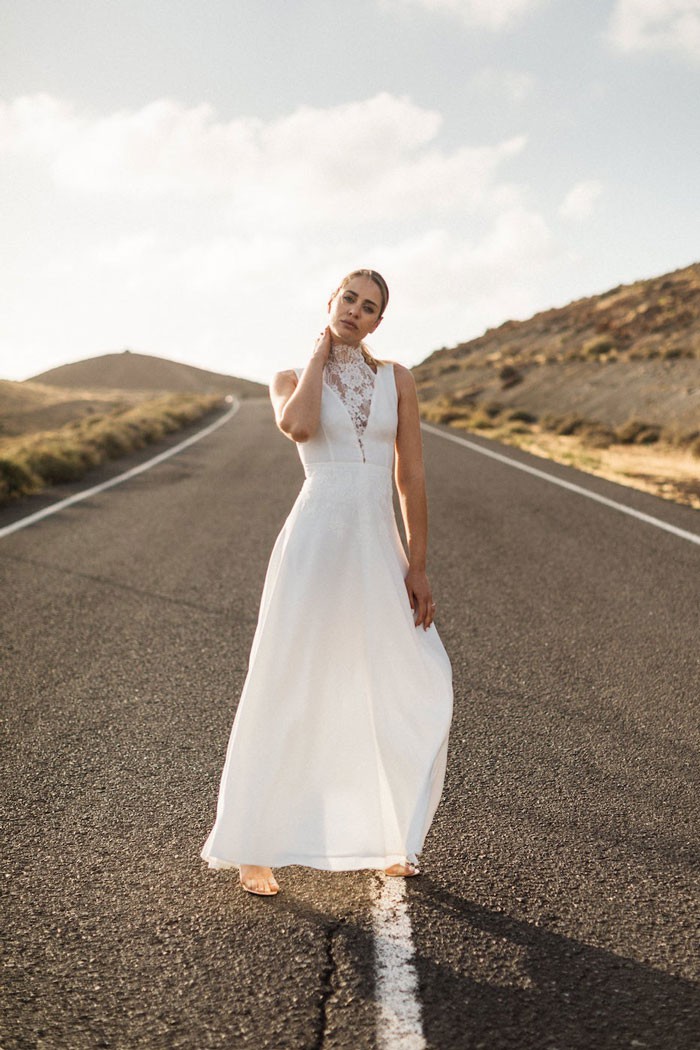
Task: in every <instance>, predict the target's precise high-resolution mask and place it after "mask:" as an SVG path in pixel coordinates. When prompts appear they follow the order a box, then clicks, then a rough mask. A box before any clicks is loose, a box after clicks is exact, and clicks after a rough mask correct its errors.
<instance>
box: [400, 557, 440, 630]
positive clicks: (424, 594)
mask: <svg viewBox="0 0 700 1050" xmlns="http://www.w3.org/2000/svg"><path fill="white" fill-rule="evenodd" d="M403 582H404V583H405V584H406V590H407V591H408V600H409V602H410V603H411V608H412V609H413V622H414V624H415V626H416V627H418V626H419V624H421V623H422V624H423V630H424V631H427V630H428V628H429V627H430V625H431V623H432V622H433V617H434V615H435V605H434V604H433V594H432V591H431V589H430V583H429V581H428V577H427V576H426V574H425V573H424V572H421V571H419V570H418V569H409V570H408V572H407V573H406V575H405V577H404V581H403Z"/></svg>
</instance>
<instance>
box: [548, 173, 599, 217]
mask: <svg viewBox="0 0 700 1050" xmlns="http://www.w3.org/2000/svg"><path fill="white" fill-rule="evenodd" d="M602 192H603V183H602V182H601V181H600V180H599V179H584V180H583V181H582V182H577V183H576V184H575V185H574V186H572V187H571V189H570V190H569V192H568V193H567V194H566V196H565V197H564V200H563V201H562V203H561V204H560V205H559V209H558V211H559V214H560V215H561V217H562V219H573V220H575V221H580V220H582V219H587V218H588V216H589V215H591V214H592V213H593V208H594V205H595V202H596V201H597V200H598V198H599V197H600V195H601V193H602Z"/></svg>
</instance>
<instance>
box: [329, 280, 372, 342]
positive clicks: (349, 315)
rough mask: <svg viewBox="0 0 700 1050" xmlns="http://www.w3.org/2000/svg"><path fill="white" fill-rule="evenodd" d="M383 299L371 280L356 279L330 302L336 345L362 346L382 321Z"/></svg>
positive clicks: (331, 328) (332, 331) (330, 321)
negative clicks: (366, 337)
mask: <svg viewBox="0 0 700 1050" xmlns="http://www.w3.org/2000/svg"><path fill="white" fill-rule="evenodd" d="M381 308H382V297H381V293H380V291H379V288H378V287H377V285H376V284H375V283H374V281H373V280H372V279H371V278H370V277H353V278H351V280H349V281H348V283H347V284H346V285H344V286H343V287H342V288H340V289H339V290H338V291H337V292H336V294H335V295H334V296H333V298H332V299H331V300H330V301H329V303H328V313H329V315H330V320H329V322H328V324H329V328H330V330H331V334H332V336H333V338H334V339H335V340H336V342H339V343H349V344H350V345H351V346H359V344H360V343H361V342H362V340H363V339H364V338H365V336H367V335H369V334H370V332H373V331H374V330H375V328H376V327H377V325H378V324H379V322H380V321H381V317H380V311H381Z"/></svg>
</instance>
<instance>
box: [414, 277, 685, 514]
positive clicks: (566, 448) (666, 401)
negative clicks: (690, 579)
mask: <svg viewBox="0 0 700 1050" xmlns="http://www.w3.org/2000/svg"><path fill="white" fill-rule="evenodd" d="M412 371H413V374H414V376H415V379H416V386H417V389H418V397H419V401H420V405H421V415H422V416H423V418H424V419H426V420H427V421H432V422H437V423H446V424H448V425H450V426H454V427H457V428H461V429H465V430H473V431H475V432H481V433H484V434H486V435H488V436H489V437H491V438H494V439H495V440H498V441H503V442H506V443H510V444H517V445H520V446H521V447H523V448H525V449H527V450H528V451H531V452H534V453H536V454H538V455H543V456H548V457H550V458H552V459H558V460H560V461H561V462H565V463H568V464H571V465H574V466H577V467H579V468H581V469H583V470H589V471H591V472H593V473H598V474H601V475H603V476H605V477H609V478H611V480H615V481H620V482H622V483H624V484H628V485H633V486H635V487H639V488H643V489H646V490H647V491H650V492H654V493H655V494H657V495H661V496H664V497H666V498H670V499H674V500H677V501H679V502H682V503H686V504H688V505H690V506H694V507H698V508H700V264H694V265H692V266H689V267H686V268H685V269H681V270H677V271H675V272H673V273H671V274H665V275H664V276H662V277H658V278H652V279H650V280H646V281H637V282H635V283H634V284H631V285H618V286H617V287H616V288H613V289H610V290H609V291H607V292H605V293H603V294H601V295H598V296H591V297H589V298H586V299H579V300H577V301H575V302H572V303H569V304H568V305H567V306H564V307H561V308H556V309H551V310H545V311H542V312H541V313H538V314H535V315H534V316H533V317H531V318H530V319H529V320H526V321H506V322H505V323H504V324H502V325H500V326H499V327H498V328H494V329H487V331H486V332H485V333H484V334H483V335H482V336H479V337H478V338H476V339H472V340H470V341H469V342H465V343H460V344H458V345H457V346H455V347H452V348H450V347H443V348H442V349H440V350H437V351H435V352H434V353H433V354H431V355H430V357H428V358H426V360H425V361H423V362H422V363H421V364H420V365H417V366H416V367H415V368H414V369H413V370H412Z"/></svg>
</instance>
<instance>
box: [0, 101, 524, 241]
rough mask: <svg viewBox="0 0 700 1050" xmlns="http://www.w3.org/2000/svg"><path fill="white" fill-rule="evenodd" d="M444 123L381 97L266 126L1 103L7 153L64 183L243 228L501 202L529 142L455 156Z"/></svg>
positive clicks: (160, 112) (165, 107)
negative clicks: (196, 211)
mask: <svg viewBox="0 0 700 1050" xmlns="http://www.w3.org/2000/svg"><path fill="white" fill-rule="evenodd" d="M441 123H442V118H441V116H440V114H439V113H437V112H435V111H433V110H428V109H424V108H422V107H420V106H417V105H415V104H414V103H412V102H411V101H410V100H408V99H407V98H398V97H396V96H393V95H389V94H386V93H381V94H378V95H376V96H374V97H373V98H370V99H367V100H363V101H360V102H352V103H348V104H345V105H339V106H333V107H328V108H325V109H321V108H311V107H303V108H301V109H298V110H297V111H295V112H294V113H292V114H290V115H289V116H286V117H282V118H280V119H277V120H274V121H270V122H269V123H265V122H264V121H261V120H257V119H246V118H239V119H236V120H232V121H228V122H223V121H221V120H219V119H218V118H217V116H216V114H215V112H214V111H213V109H212V108H211V107H210V106H208V105H201V106H197V107H194V108H189V109H188V108H186V107H184V106H182V105H180V104H179V103H177V102H174V101H171V100H168V99H162V100H160V101H157V102H152V103H150V104H149V105H147V106H144V107H142V108H141V109H138V110H134V111H120V112H117V113H114V114H110V115H109V116H106V117H102V116H100V117H90V116H87V115H85V114H79V113H77V112H75V111H74V110H73V109H72V108H71V107H70V106H68V105H67V104H66V103H63V102H61V101H58V100H55V99H52V98H50V97H49V96H46V95H38V96H33V97H24V98H20V99H18V100H16V101H15V102H13V103H10V104H5V105H2V104H0V130H1V134H0V149H2V148H4V149H5V150H6V151H9V152H13V153H18V154H25V155H29V156H31V157H35V158H38V159H43V161H44V162H45V163H46V165H47V166H48V169H49V171H50V173H51V175H52V177H53V179H54V181H55V183H56V184H57V185H58V186H61V187H64V188H68V189H71V190H77V191H83V192H87V193H91V194H96V195H105V194H106V195H110V194H112V195H118V196H122V197H133V198H136V199H139V198H141V199H144V200H149V199H154V200H155V199H161V200H163V199H166V198H168V197H176V198H181V199H183V200H202V199H204V198H217V199H218V200H219V201H221V202H223V203H224V206H225V213H226V215H227V217H228V221H229V222H230V223H231V224H233V225H234V226H235V227H236V228H239V229H240V228H245V229H249V230H256V231H258V230H260V229H261V228H265V227H268V228H270V229H274V230H280V229H284V230H289V229H294V228H299V227H301V226H306V227H308V226H309V225H315V226H318V225H321V224H327V223H328V222H329V221H330V222H334V223H337V224H338V225H341V226H343V225H351V226H352V225H356V224H357V223H358V222H370V221H389V220H396V219H397V218H400V217H401V216H403V215H405V214H406V213H407V212H410V213H411V214H413V215H429V214H432V215H437V214H442V215H444V214H446V213H448V212H450V211H451V210H453V209H455V208H459V209H462V210H463V211H464V212H469V211H474V210H475V209H477V208H479V209H482V208H484V209H487V210H489V209H492V208H493V207H494V206H495V207H499V206H500V202H499V201H498V199H496V200H491V199H490V196H489V191H490V187H491V185H492V182H493V177H494V172H495V171H496V169H497V168H498V167H499V166H500V165H501V164H502V163H504V162H506V161H507V160H508V159H509V158H511V157H513V156H515V155H516V154H518V153H519V152H521V151H522V149H523V148H524V147H525V144H526V139H525V136H523V135H517V136H513V137H511V138H509V139H505V140H503V141H502V142H500V143H497V144H496V145H493V146H485V147H484V146H481V147H462V148H460V149H457V150H454V151H452V152H451V153H447V152H445V151H444V150H441V149H440V148H439V147H438V146H437V145H436V144H435V139H436V137H437V134H438V132H439V130H440V126H441Z"/></svg>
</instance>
